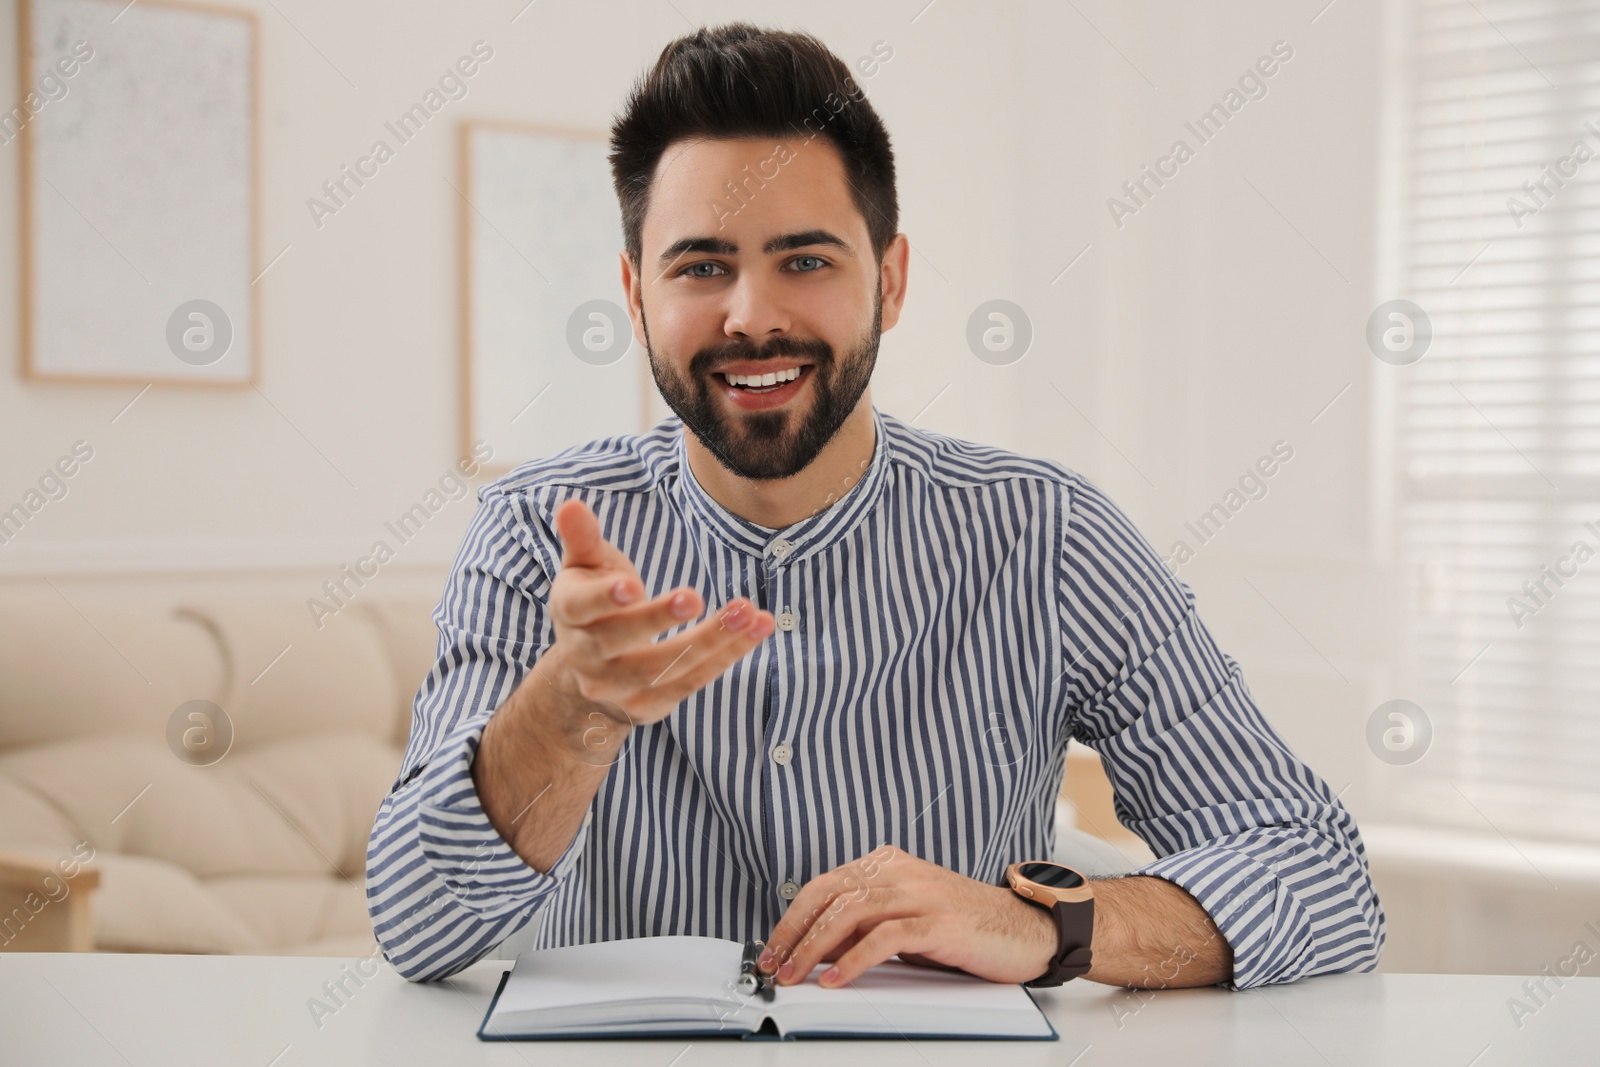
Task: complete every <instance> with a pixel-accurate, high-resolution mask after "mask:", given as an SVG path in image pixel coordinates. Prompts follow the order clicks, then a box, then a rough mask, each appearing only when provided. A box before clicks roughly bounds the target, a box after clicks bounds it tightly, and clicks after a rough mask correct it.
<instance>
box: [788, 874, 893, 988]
mask: <svg viewBox="0 0 1600 1067" xmlns="http://www.w3.org/2000/svg"><path fill="white" fill-rule="evenodd" d="M799 899H800V898H799V897H796V898H795V900H796V901H797V902H798V901H799ZM905 906H906V901H905V899H904V895H903V894H900V893H898V892H896V891H895V890H893V889H891V888H888V887H884V888H880V889H877V890H875V891H873V892H872V893H869V894H867V895H865V896H862V897H852V896H850V895H847V894H844V893H837V894H834V896H833V897H832V899H831V900H829V901H828V903H827V904H826V905H825V906H823V907H822V909H821V914H820V915H818V916H817V918H816V919H815V920H814V921H812V922H811V923H810V924H809V929H807V931H806V933H805V936H804V937H802V938H801V939H800V942H799V944H797V945H795V947H794V952H793V954H792V955H791V956H790V957H789V958H788V959H787V960H785V961H784V963H783V965H782V966H781V967H779V968H778V975H777V978H778V983H779V984H780V985H793V984H795V983H796V982H803V981H805V980H806V977H807V976H809V975H810V974H811V970H812V968H814V967H815V966H816V965H817V964H818V963H820V962H822V960H823V958H824V957H826V956H827V955H828V954H829V953H830V952H833V951H834V950H835V949H836V948H837V946H838V945H840V944H841V943H842V942H844V941H845V940H847V939H848V938H850V937H851V936H852V935H856V936H860V935H863V934H864V933H866V932H867V931H870V930H871V929H873V928H875V927H876V926H877V925H878V924H880V923H882V922H885V921H887V920H890V919H898V918H902V917H904V915H905V914H906V912H905ZM791 907H792V905H791Z"/></svg>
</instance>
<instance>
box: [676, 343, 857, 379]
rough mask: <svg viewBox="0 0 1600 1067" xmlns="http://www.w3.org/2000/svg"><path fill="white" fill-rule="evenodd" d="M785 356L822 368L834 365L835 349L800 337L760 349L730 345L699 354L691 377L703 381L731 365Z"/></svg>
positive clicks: (702, 351) (757, 346)
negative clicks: (705, 377)
mask: <svg viewBox="0 0 1600 1067" xmlns="http://www.w3.org/2000/svg"><path fill="white" fill-rule="evenodd" d="M785 356H788V357H790V358H794V357H800V358H802V359H809V360H811V361H812V362H813V363H815V364H817V366H818V367H819V368H821V367H825V366H827V365H828V364H830V363H832V362H833V346H832V345H830V344H828V342H826V341H823V340H804V339H801V338H796V337H776V338H773V339H772V340H770V341H767V342H765V343H764V344H759V345H758V344H754V343H753V342H750V341H730V342H728V343H727V344H722V345H717V346H716V347H714V348H702V349H701V350H700V351H698V352H696V353H695V354H694V357H693V358H692V359H690V360H689V373H690V375H691V376H693V377H703V376H705V375H708V374H712V373H714V372H715V371H717V370H718V369H719V368H721V367H726V366H727V365H729V364H730V363H745V362H750V363H754V362H758V361H764V360H769V359H770V360H778V359H782V358H783V357H785Z"/></svg>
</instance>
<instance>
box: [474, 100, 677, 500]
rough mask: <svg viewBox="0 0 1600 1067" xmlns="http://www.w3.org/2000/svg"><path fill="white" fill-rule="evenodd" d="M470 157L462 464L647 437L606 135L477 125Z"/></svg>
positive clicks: (645, 380) (644, 388)
mask: <svg viewBox="0 0 1600 1067" xmlns="http://www.w3.org/2000/svg"><path fill="white" fill-rule="evenodd" d="M458 149H459V173H458V178H457V182H456V183H455V184H456V192H457V194H458V196H457V201H458V208H459V218H460V229H459V233H460V240H461V247H460V256H461V271H460V278H461V370H462V378H461V398H462V413H461V427H462V441H461V449H462V455H466V454H468V453H469V452H470V451H471V446H472V443H473V442H474V441H478V440H483V441H487V442H489V443H490V444H491V445H493V446H494V450H495V460H494V463H492V464H490V469H492V470H493V469H498V470H506V469H509V468H510V467H512V466H514V465H516V464H517V463H519V462H522V461H524V460H528V459H535V458H540V457H544V456H550V455H554V454H555V453H557V452H559V451H561V450H562V449H564V448H567V447H569V446H572V445H576V444H581V443H583V442H586V441H590V440H593V439H596V438H600V437H609V436H612V435H615V434H624V433H638V432H640V431H642V430H644V429H647V428H648V426H649V423H650V419H651V411H652V409H651V406H650V396H651V393H652V390H653V383H652V381H651V378H650V370H649V361H648V359H647V358H646V355H645V352H644V349H643V348H642V347H641V346H640V345H639V344H638V343H637V342H635V341H634V339H633V326H632V323H631V321H630V320H629V318H628V315H627V309H626V308H625V306H624V303H623V302H624V299H625V297H624V294H623V291H622V278H621V269H620V265H619V253H620V252H621V251H622V222H621V214H620V211H619V209H618V207H617V200H616V196H615V194H614V193H613V191H612V185H611V170H610V167H609V165H608V164H607V162H606V152H607V148H606V135H605V134H604V133H602V132H599V131H590V130H569V129H561V128H557V127H549V126H535V125H526V124H515V123H500V122H476V121H475V122H467V123H463V124H462V125H461V127H460V128H459V144H458Z"/></svg>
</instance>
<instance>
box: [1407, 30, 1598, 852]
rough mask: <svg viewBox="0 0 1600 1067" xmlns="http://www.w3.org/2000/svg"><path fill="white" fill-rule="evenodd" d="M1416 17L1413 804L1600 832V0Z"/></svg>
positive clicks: (1411, 811) (1412, 112)
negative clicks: (1419, 719) (1427, 328)
mask: <svg viewBox="0 0 1600 1067" xmlns="http://www.w3.org/2000/svg"><path fill="white" fill-rule="evenodd" d="M1401 26H1402V28H1401V29H1400V48H1399V49H1398V51H1397V55H1398V57H1399V62H1398V66H1397V71H1398V77H1399V79H1400V84H1399V85H1398V86H1396V89H1397V90H1398V91H1399V93H1400V100H1401V103H1400V105H1399V106H1400V109H1401V114H1402V115H1403V118H1402V120H1401V124H1400V126H1401V132H1400V137H1399V139H1398V140H1397V142H1396V144H1397V146H1398V153H1399V158H1398V163H1399V166H1398V167H1397V168H1395V173H1396V175H1397V179H1398V182H1399V186H1400V188H1399V194H1400V195H1399V197H1398V212H1397V214H1396V221H1395V234H1396V236H1397V238H1398V239H1397V240H1395V241H1393V242H1391V243H1390V246H1389V252H1390V254H1391V255H1393V256H1394V257H1395V258H1394V260H1393V261H1392V262H1391V263H1390V264H1389V267H1390V270H1389V271H1388V274H1389V276H1390V277H1392V278H1393V279H1394V280H1395V282H1396V284H1397V287H1398V292H1396V293H1394V294H1391V295H1392V296H1397V297H1404V298H1406V299H1409V300H1412V301H1413V302H1415V303H1416V304H1417V305H1419V306H1420V307H1421V308H1422V309H1423V310H1424V311H1425V312H1426V313H1427V314H1428V316H1429V318H1430V319H1431V321H1432V325H1433V330H1434V337H1433V340H1432V343H1431V346H1430V347H1429V349H1428V350H1427V352H1426V354H1425V355H1424V356H1423V358H1422V359H1421V360H1420V361H1419V362H1417V363H1414V364H1412V365H1410V366H1406V367H1402V368H1394V369H1393V370H1392V372H1391V371H1390V368H1383V370H1384V371H1385V373H1390V374H1391V377H1392V380H1393V381H1394V383H1395V389H1396V392H1395V404H1394V407H1393V409H1392V410H1393V412H1394V417H1395V419H1396V423H1395V425H1394V426H1393V439H1394V457H1395V459H1396V461H1397V463H1398V469H1397V470H1396V471H1395V479H1394V485H1395V487H1396V500H1395V510H1394V513H1393V514H1394V518H1395V522H1394V531H1395V535H1396V542H1397V543H1396V546H1395V547H1396V552H1397V556H1398V559H1399V561H1400V564H1401V567H1402V573H1403V574H1404V575H1405V579H1406V581H1405V590H1404V596H1405V605H1406V606H1405V639H1406V644H1407V649H1406V656H1405V659H1406V661H1407V664H1408V669H1409V672H1410V679H1409V680H1410V683H1411V691H1412V692H1413V693H1415V694H1416V702H1417V703H1418V704H1420V705H1422V706H1423V708H1424V709H1425V710H1426V711H1427V712H1428V713H1429V715H1430V717H1431V719H1432V721H1433V727H1434V738H1433V743H1432V747H1431V750H1430V751H1429V752H1428V754H1427V755H1426V756H1425V757H1424V758H1423V759H1422V760H1421V761H1420V762H1418V763H1416V764H1414V765H1412V766H1410V767H1408V768H1407V769H1406V773H1405V774H1404V775H1397V776H1395V777H1396V778H1397V780H1403V782H1404V785H1403V786H1402V787H1401V795H1400V796H1399V797H1397V798H1396V800H1397V802H1398V803H1399V805H1400V806H1401V808H1402V809H1403V810H1404V811H1405V813H1406V814H1408V815H1410V816H1412V817H1415V818H1420V819H1424V820H1430V821H1447V822H1456V823H1461V824H1463V825H1475V826H1476V827H1477V828H1479V829H1488V827H1486V826H1485V823H1486V822H1487V823H1488V824H1489V825H1490V826H1492V827H1493V828H1494V829H1495V830H1497V831H1498V832H1500V833H1502V834H1506V835H1510V836H1513V837H1515V836H1534V837H1546V838H1558V839H1566V840H1582V841H1589V842H1600V0H1569V2H1564V3H1556V2H1541V0H1516V2H1494V0H1475V3H1474V2H1465V0H1449V2H1427V0H1404V18H1403V19H1402V24H1401ZM1586 124H1587V125H1586ZM1580 142H1581V143H1582V144H1583V145H1584V146H1586V149H1585V150H1584V151H1578V150H1577V146H1578V145H1579V143H1580ZM1585 151H1586V153H1587V154H1588V155H1589V156H1590V158H1588V159H1587V160H1582V159H1580V158H1577V157H1578V156H1581V155H1582V154H1584V152H1585ZM1564 160H1565V161H1566V162H1563V161H1564ZM1525 182H1526V183H1531V190H1530V188H1529V187H1525V186H1524V183H1525ZM1513 198H1514V199H1513ZM1588 523H1592V524H1593V525H1592V526H1589V525H1586V524H1588ZM1580 544H1582V545H1584V546H1586V547H1585V548H1584V549H1582V550H1579V549H1577V546H1578V545H1580ZM1587 553H1592V557H1591V556H1589V555H1587ZM1547 567H1548V568H1550V570H1548V571H1547V570H1546V569H1545V568H1547ZM1563 572H1564V573H1563ZM1552 573H1553V574H1554V577H1551V576H1550V575H1551V574H1552ZM1525 583H1530V584H1528V585H1525ZM1519 604H1520V605H1521V606H1520V607H1519V606H1518V605H1519ZM1519 623H1520V625H1519Z"/></svg>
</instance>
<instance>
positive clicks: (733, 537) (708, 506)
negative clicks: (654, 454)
mask: <svg viewBox="0 0 1600 1067" xmlns="http://www.w3.org/2000/svg"><path fill="white" fill-rule="evenodd" d="M674 421H677V420H676V418H675V419H674ZM872 423H873V428H874V431H873V432H874V434H875V436H876V443H875V444H874V446H873V449H872V459H871V460H869V461H868V462H867V467H866V470H865V471H864V472H862V475H861V477H860V478H859V479H854V478H850V477H848V476H847V477H846V478H844V479H842V480H841V481H840V484H839V487H838V489H837V490H835V491H834V492H832V493H831V494H827V495H825V496H824V498H823V499H822V500H818V501H817V503H816V510H815V511H814V512H812V513H811V514H810V515H808V516H807V517H806V518H803V519H800V520H799V521H797V522H793V523H790V524H789V525H788V526H785V527H783V528H781V529H773V528H772V527H769V526H761V525H758V524H757V523H754V522H751V521H750V520H749V519H746V518H742V517H741V516H738V515H735V514H734V513H733V512H731V511H729V510H728V509H727V508H725V507H723V506H722V505H721V504H719V503H717V502H716V500H714V499H712V497H711V494H709V493H707V492H706V491H705V488H704V487H702V486H701V485H700V482H699V481H698V480H697V479H696V478H695V476H694V471H692V470H691V469H690V468H689V448H688V443H687V440H686V438H687V435H688V434H689V432H690V431H689V430H688V428H687V427H684V426H682V425H681V423H680V425H679V429H678V434H677V443H676V445H675V446H674V454H675V456H676V459H677V467H678V479H677V485H676V486H675V488H674V494H675V495H676V496H677V497H678V499H679V500H680V502H681V503H682V504H683V507H684V511H685V513H686V514H689V515H693V516H695V517H696V518H698V519H699V520H700V521H702V522H703V523H705V525H706V527H707V528H708V529H709V530H710V531H711V533H713V534H714V535H715V536H716V537H717V538H718V539H719V540H721V541H722V542H723V543H725V544H727V545H728V546H729V547H730V548H733V549H735V550H736V551H739V552H743V553H746V554H748V555H752V556H757V557H770V558H771V561H772V562H773V563H774V564H777V565H787V564H791V563H794V562H795V561H796V560H800V559H804V558H806V557H807V556H810V555H812V554H813V553H816V552H821V551H825V550H826V549H827V548H829V547H830V546H832V545H834V544H836V543H838V542H839V541H841V540H843V539H844V538H845V537H847V536H848V535H849V534H850V533H851V531H853V530H854V529H855V528H856V527H857V526H858V525H860V523H861V521H862V520H863V519H864V518H866V516H867V515H868V514H869V513H870V512H871V511H872V508H873V507H874V506H875V505H876V504H877V502H878V499H879V498H880V497H881V496H882V495H883V489H884V484H885V482H886V481H887V479H888V470H889V464H890V458H891V454H892V445H891V442H890V440H889V432H888V427H887V426H886V425H885V424H884V416H883V414H882V412H880V411H879V410H878V409H877V408H876V407H874V408H873V409H872Z"/></svg>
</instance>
